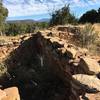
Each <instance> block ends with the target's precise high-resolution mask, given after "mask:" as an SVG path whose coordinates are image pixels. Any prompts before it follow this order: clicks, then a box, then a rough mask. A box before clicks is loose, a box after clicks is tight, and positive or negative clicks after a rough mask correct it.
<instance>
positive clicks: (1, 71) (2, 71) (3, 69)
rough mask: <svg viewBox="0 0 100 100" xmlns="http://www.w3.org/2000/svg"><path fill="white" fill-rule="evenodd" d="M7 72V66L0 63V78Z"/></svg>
mask: <svg viewBox="0 0 100 100" xmlns="http://www.w3.org/2000/svg"><path fill="white" fill-rule="evenodd" d="M6 73H7V67H6V66H5V64H3V63H0V78H1V77H2V76H3V75H4V74H6Z"/></svg>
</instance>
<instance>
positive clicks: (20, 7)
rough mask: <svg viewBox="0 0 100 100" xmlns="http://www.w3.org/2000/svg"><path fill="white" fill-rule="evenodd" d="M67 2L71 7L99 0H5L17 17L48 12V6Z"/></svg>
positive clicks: (12, 13) (10, 12)
mask: <svg viewBox="0 0 100 100" xmlns="http://www.w3.org/2000/svg"><path fill="white" fill-rule="evenodd" d="M39 1H42V2H43V1H44V3H41V2H39ZM62 1H63V2H62ZM65 2H66V3H70V4H71V7H76V6H80V7H85V6H88V5H94V4H97V3H98V1H97V0H93V1H90V0H89V1H88V4H87V3H85V2H84V0H70V2H69V0H12V1H11V0H4V5H5V6H6V7H7V8H8V10H9V17H17V16H30V15H38V14H44V13H48V8H49V9H50V10H53V8H54V5H55V9H57V8H60V7H61V6H62V5H63V3H65Z"/></svg>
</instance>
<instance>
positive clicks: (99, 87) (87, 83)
mask: <svg viewBox="0 0 100 100" xmlns="http://www.w3.org/2000/svg"><path fill="white" fill-rule="evenodd" d="M73 78H74V79H75V80H77V81H78V82H79V83H80V87H81V88H84V90H85V91H86V92H87V93H92V92H93V93H94V92H98V91H100V80H99V79H98V78H97V77H96V76H90V75H85V74H76V75H73Z"/></svg>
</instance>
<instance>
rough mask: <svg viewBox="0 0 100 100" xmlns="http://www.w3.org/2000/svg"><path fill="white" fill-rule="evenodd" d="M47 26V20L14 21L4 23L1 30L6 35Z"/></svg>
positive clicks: (23, 32)
mask: <svg viewBox="0 0 100 100" xmlns="http://www.w3.org/2000/svg"><path fill="white" fill-rule="evenodd" d="M47 27H48V23H47V22H27V23H25V22H14V23H5V27H4V29H3V31H2V33H3V34H6V35H13V36H15V35H17V34H25V33H34V31H35V30H38V29H44V28H47Z"/></svg>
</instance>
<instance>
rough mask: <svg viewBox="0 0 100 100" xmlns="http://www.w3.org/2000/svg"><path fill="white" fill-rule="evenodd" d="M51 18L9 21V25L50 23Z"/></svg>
mask: <svg viewBox="0 0 100 100" xmlns="http://www.w3.org/2000/svg"><path fill="white" fill-rule="evenodd" d="M49 20H50V19H49V18H43V19H39V20H33V19H24V20H7V21H6V22H7V23H19V22H22V23H30V22H34V23H35V22H49Z"/></svg>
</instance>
